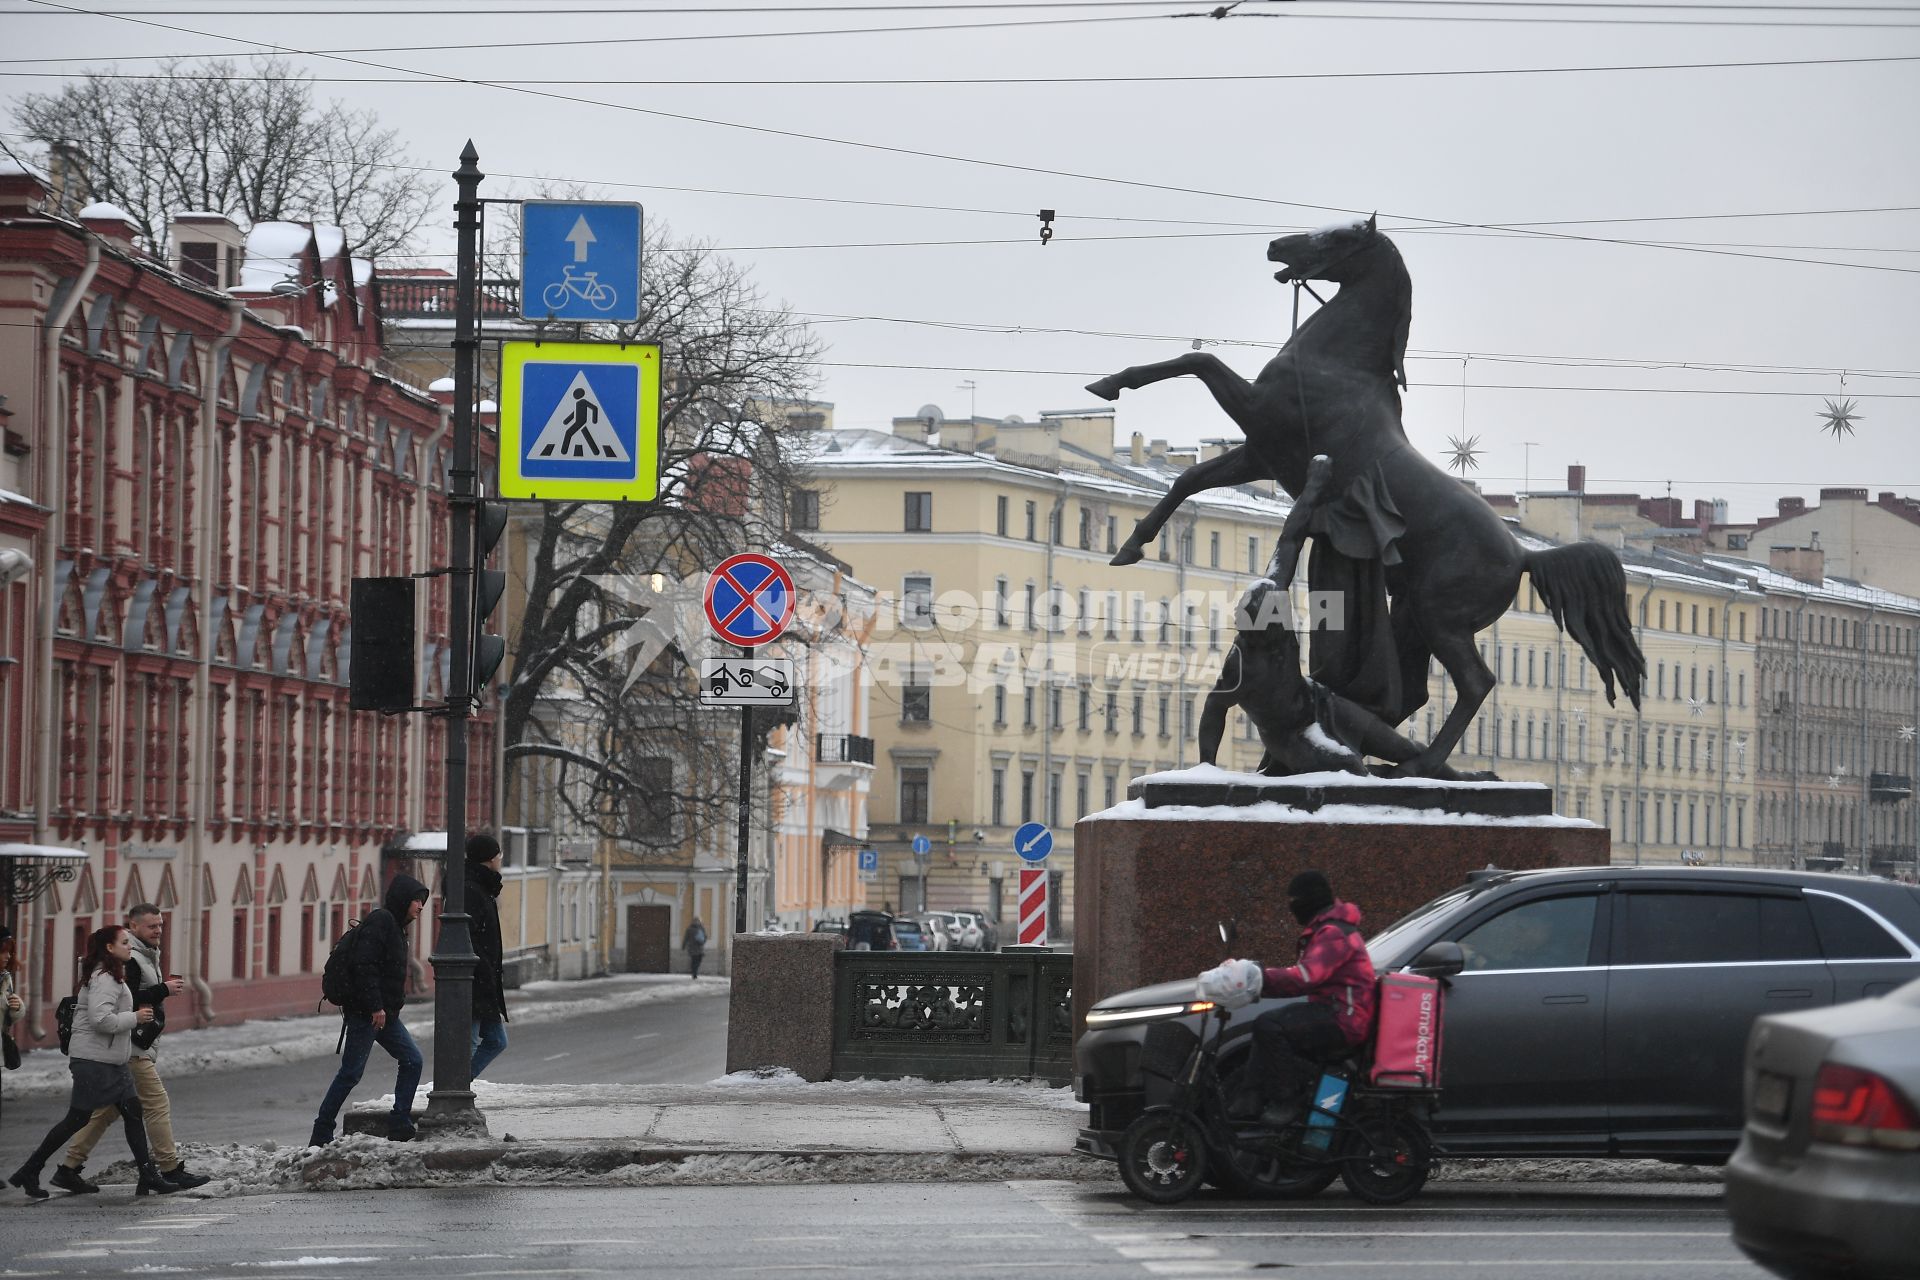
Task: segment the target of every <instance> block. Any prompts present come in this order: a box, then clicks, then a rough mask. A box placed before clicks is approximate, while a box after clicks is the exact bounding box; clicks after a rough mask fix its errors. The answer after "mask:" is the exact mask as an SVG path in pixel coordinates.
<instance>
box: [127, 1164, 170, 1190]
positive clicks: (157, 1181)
mask: <svg viewBox="0 0 1920 1280" xmlns="http://www.w3.org/2000/svg"><path fill="white" fill-rule="evenodd" d="M179 1189H180V1188H179V1187H176V1186H175V1185H174V1184H173V1183H171V1182H168V1181H167V1176H166V1175H165V1174H163V1173H161V1172H160V1167H159V1166H158V1165H156V1164H154V1163H153V1162H152V1161H148V1162H147V1163H146V1164H143V1165H141V1166H140V1185H139V1186H137V1187H135V1188H134V1189H133V1194H135V1195H136V1196H143V1195H146V1194H147V1192H149V1191H151V1192H153V1194H155V1195H157V1196H170V1195H172V1194H173V1193H174V1192H176V1191H178V1190H179Z"/></svg>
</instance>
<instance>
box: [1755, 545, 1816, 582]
mask: <svg viewBox="0 0 1920 1280" xmlns="http://www.w3.org/2000/svg"><path fill="white" fill-rule="evenodd" d="M1767 564H1768V566H1769V567H1770V568H1772V570H1773V571H1774V572H1775V573H1784V574H1786V575H1787V576H1788V577H1790V578H1793V579H1795V580H1796V581H1799V582H1804V583H1806V584H1808V585H1809V586H1815V587H1817V586H1819V585H1820V584H1821V583H1823V582H1825V581H1826V580H1827V553H1826V552H1824V551H1822V550H1821V549H1820V548H1819V547H1817V546H1813V547H1768V548H1767Z"/></svg>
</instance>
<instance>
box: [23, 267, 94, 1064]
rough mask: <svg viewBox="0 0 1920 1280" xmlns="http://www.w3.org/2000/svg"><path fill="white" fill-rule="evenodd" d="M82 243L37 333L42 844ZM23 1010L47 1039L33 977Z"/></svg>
mask: <svg viewBox="0 0 1920 1280" xmlns="http://www.w3.org/2000/svg"><path fill="white" fill-rule="evenodd" d="M81 234H82V235H83V236H85V238H86V244H87V260H86V263H85V265H83V266H82V267H81V268H80V274H79V276H78V277H76V278H75V280H74V282H73V288H72V289H71V290H69V291H68V293H67V296H66V297H65V298H64V299H62V300H61V303H60V310H59V311H58V312H56V313H54V314H53V315H50V316H48V317H47V322H46V324H45V325H44V326H43V327H42V328H41V330H40V345H41V361H42V363H41V383H40V424H41V427H42V430H41V433H40V434H41V439H42V441H43V442H44V443H43V446H42V447H44V448H46V450H47V454H48V457H47V464H46V465H47V471H48V473H49V474H48V475H47V487H46V489H45V490H44V491H43V492H42V493H41V494H40V497H41V498H42V499H43V500H44V501H45V503H46V505H47V507H48V508H49V510H50V512H51V514H50V515H48V517H47V526H46V533H45V536H44V537H43V539H42V540H41V548H42V549H41V553H40V556H41V558H40V581H41V582H42V583H44V584H45V586H44V588H43V589H42V591H41V594H40V634H39V635H38V637H37V640H38V642H39V651H38V652H37V653H35V655H34V666H35V668H36V669H37V672H36V678H35V680H34V695H33V700H34V725H33V736H34V741H35V745H36V749H37V750H38V751H39V753H40V754H39V758H38V760H37V766H38V767H37V770H36V777H35V780H34V796H33V831H34V839H35V840H36V841H38V842H39V843H41V844H50V843H52V829H53V786H54V764H55V760H56V756H57V753H56V752H55V750H54V742H55V739H54V732H53V722H54V710H55V708H54V700H53V640H54V634H55V628H56V626H57V625H58V623H59V620H60V600H59V594H58V593H57V592H56V591H55V590H54V585H55V578H54V575H55V574H56V573H57V572H58V570H59V565H60V546H61V544H62V543H64V542H65V541H66V540H67V442H66V438H65V432H63V431H62V430H61V427H62V426H63V425H67V426H69V427H70V425H71V424H67V423H66V416H67V408H68V405H70V404H71V401H69V402H67V403H66V404H62V403H60V402H59V395H60V335H62V334H63V333H65V332H66V331H67V325H68V324H69V323H70V322H71V321H72V320H73V314H74V312H76V311H78V310H79V309H80V304H81V302H82V301H83V300H84V299H85V298H86V296H87V289H88V288H89V287H90V286H91V285H92V284H93V279H94V277H95V276H97V275H98V274H99V273H100V241H99V239H98V238H97V237H95V236H92V235H88V234H87V233H86V232H84V231H83V232H82V233H81ZM44 898H45V895H44V894H40V895H35V897H34V900H33V910H32V919H33V925H32V926H31V927H32V928H33V929H34V930H35V931H36V933H38V932H39V926H40V924H41V922H42V920H44V919H45V912H46V909H45V907H44V906H43V905H42V902H43V900H44ZM26 987H27V999H26V1008H25V1009H24V1010H23V1011H22V1015H23V1017H24V1018H25V1019H26V1023H27V1025H28V1026H29V1027H31V1028H33V1036H34V1039H36V1040H44V1039H46V1032H45V1031H44V1030H42V1029H41V1027H40V1020H39V1018H38V1017H36V1016H35V1015H36V1014H37V1013H38V1011H39V1006H40V995H41V993H40V991H39V989H38V984H37V983H35V982H34V981H33V978H32V975H30V974H29V975H28V977H27V983H26Z"/></svg>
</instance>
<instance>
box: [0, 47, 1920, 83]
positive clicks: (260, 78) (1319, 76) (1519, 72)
mask: <svg viewBox="0 0 1920 1280" xmlns="http://www.w3.org/2000/svg"><path fill="white" fill-rule="evenodd" d="M42 61H56V62H66V61H77V59H66V58H57V59H38V58H23V59H13V60H9V61H8V62H6V63H0V65H24V64H27V63H34V62H42ZM1884 62H1920V54H1889V55H1886V56H1880V57H1860V58H1769V59H1751V60H1748V61H1744V62H1638V63H1614V64H1608V65H1604V66H1590V67H1467V68H1441V69H1434V70H1428V71H1300V72H1271V73H1264V72H1263V73H1249V74H1245V75H1226V74H1222V75H1190V76H1148V75H1127V76H954V77H932V76H905V77H894V78H861V79H852V78H845V79H835V78H813V79H806V80H787V79H769V78H767V77H765V76H753V77H747V78H742V79H737V80H725V79H711V78H708V79H699V80H650V79H634V78H612V79H594V78H588V77H582V76H563V77H554V78H548V79H538V78H533V79H530V78H526V77H521V76H515V77H512V78H502V79H499V80H496V81H493V82H492V83H495V84H499V85H510V86H514V87H522V86H544V85H556V84H558V85H573V86H575V87H582V88H585V87H592V88H662V89H682V88H788V89H795V88H862V87H911V88H916V89H924V88H927V87H929V86H934V85H946V86H961V87H980V86H986V85H1023V84H1033V85H1109V84H1232V83H1259V82H1267V81H1290V80H1413V79H1444V78H1452V77H1461V76H1552V75H1582V74H1596V73H1603V72H1621V71H1727V70H1745V69H1751V68H1756V67H1841V66H1858V65H1865V64H1872V63H1884ZM72 75H73V73H72V72H67V71H0V76H7V77H11V78H16V79H29V78H30V79H42V80H59V79H68V78H70V77H72ZM85 76H86V78H87V79H90V80H166V81H187V82H196V83H197V82H207V83H229V82H242V83H258V84H290V83H308V84H412V85H420V86H422V87H438V86H437V85H435V84H434V82H432V81H423V80H421V79H420V78H419V77H418V76H313V75H292V76H274V75H238V74H235V75H200V74H190V75H177V74H168V73H166V72H124V71H88V72H86V73H85Z"/></svg>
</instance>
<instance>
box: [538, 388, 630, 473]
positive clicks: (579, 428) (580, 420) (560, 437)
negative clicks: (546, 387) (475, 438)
mask: <svg viewBox="0 0 1920 1280" xmlns="http://www.w3.org/2000/svg"><path fill="white" fill-rule="evenodd" d="M527 458H528V460H529V461H532V460H534V459H545V458H552V459H555V460H556V461H557V460H559V459H562V458H567V459H573V458H580V459H583V460H584V459H590V458H597V459H599V460H601V461H603V462H626V461H628V460H629V458H630V455H629V454H628V453H627V451H626V449H625V447H624V446H623V445H622V444H621V441H620V433H619V432H617V431H615V430H613V429H612V426H611V424H610V423H609V422H608V421H607V414H606V413H605V412H603V410H602V408H601V404H600V396H599V394H598V393H597V392H596V391H595V390H594V386H593V383H592V382H591V381H589V380H588V378H587V371H586V370H585V369H579V368H576V369H575V370H574V371H573V379H572V380H571V381H570V382H569V383H568V384H567V390H566V394H564V395H562V396H561V397H560V399H559V402H558V403H557V404H555V405H554V407H553V412H552V413H551V414H549V415H548V417H547V424H546V426H544V427H542V428H541V430H540V434H539V435H538V436H536V437H535V438H534V441H533V447H532V448H531V449H529V450H528V451H527Z"/></svg>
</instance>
